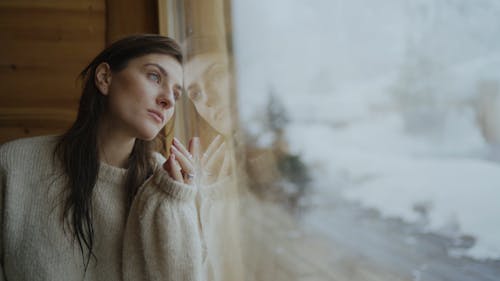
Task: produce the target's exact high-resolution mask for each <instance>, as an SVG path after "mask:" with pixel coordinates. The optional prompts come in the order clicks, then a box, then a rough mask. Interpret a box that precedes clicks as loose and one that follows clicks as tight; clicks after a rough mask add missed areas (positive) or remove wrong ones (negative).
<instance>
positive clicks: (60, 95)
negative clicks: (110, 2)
mask: <svg viewBox="0 0 500 281" xmlns="http://www.w3.org/2000/svg"><path fill="white" fill-rule="evenodd" d="M105 23H106V5H105V0H81V1H66V0H58V1H54V0H45V1H36V0H29V1H28V0H16V1H13V0H10V1H9V0H2V1H1V2H0V42H2V44H0V81H1V83H0V143H1V142H5V141H8V140H11V139H16V138H19V137H25V136H34V135H40V134H55V133H60V132H62V131H64V130H65V129H66V128H67V127H68V126H69V125H70V124H71V123H72V122H73V120H74V118H75V115H76V110H77V106H78V99H79V96H80V85H79V82H77V76H78V73H79V72H80V71H81V69H83V68H84V67H85V65H86V64H87V63H88V62H89V61H90V60H91V59H92V58H93V57H94V56H95V55H96V54H97V53H98V52H99V51H100V50H101V49H102V48H103V47H104V45H105V39H106V37H105V31H106V26H105Z"/></svg>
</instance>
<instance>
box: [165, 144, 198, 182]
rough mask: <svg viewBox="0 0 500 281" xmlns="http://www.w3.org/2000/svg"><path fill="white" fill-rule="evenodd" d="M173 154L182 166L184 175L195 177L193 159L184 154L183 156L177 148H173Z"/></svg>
mask: <svg viewBox="0 0 500 281" xmlns="http://www.w3.org/2000/svg"><path fill="white" fill-rule="evenodd" d="M170 149H171V152H172V154H173V155H174V156H175V159H177V162H178V164H179V165H180V168H181V170H182V171H183V172H184V174H189V175H191V176H192V175H194V167H193V161H192V159H188V158H186V156H185V155H184V154H182V153H181V152H180V151H179V150H178V149H177V148H176V147H175V146H171V148H170Z"/></svg>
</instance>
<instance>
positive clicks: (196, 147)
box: [189, 137, 200, 163]
mask: <svg viewBox="0 0 500 281" xmlns="http://www.w3.org/2000/svg"><path fill="white" fill-rule="evenodd" d="M189 153H191V155H192V156H193V158H194V162H195V163H196V162H197V161H198V160H199V159H200V138H198V137H193V138H191V140H189Z"/></svg>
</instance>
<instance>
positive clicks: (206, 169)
mask: <svg viewBox="0 0 500 281" xmlns="http://www.w3.org/2000/svg"><path fill="white" fill-rule="evenodd" d="M200 156H201V157H200ZM163 168H164V169H165V170H166V171H167V172H168V174H169V175H170V177H172V178H173V179H174V180H176V181H179V182H182V183H186V184H192V183H194V181H195V177H197V176H198V177H199V181H198V182H199V183H200V184H202V185H209V184H213V183H215V182H218V181H221V180H223V179H224V178H226V177H228V176H229V175H230V172H231V158H230V157H229V152H228V150H227V148H226V143H225V142H224V139H223V138H222V137H221V136H220V135H219V136H217V137H215V138H214V139H213V140H212V142H211V143H210V145H209V146H208V147H207V149H206V151H205V152H204V153H203V155H200V140H199V138H197V137H194V138H192V139H191V140H190V141H189V150H188V149H186V148H185V147H184V146H183V145H182V143H181V142H180V141H179V140H178V139H176V138H174V140H173V143H172V146H171V147H170V156H169V158H168V159H167V161H166V162H165V163H164V164H163Z"/></svg>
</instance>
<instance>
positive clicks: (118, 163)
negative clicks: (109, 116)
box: [97, 121, 135, 168]
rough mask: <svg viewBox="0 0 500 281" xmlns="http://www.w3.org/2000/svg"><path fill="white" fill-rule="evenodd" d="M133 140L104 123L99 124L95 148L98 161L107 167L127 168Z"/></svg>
mask: <svg viewBox="0 0 500 281" xmlns="http://www.w3.org/2000/svg"><path fill="white" fill-rule="evenodd" d="M134 143H135V138H133V137H130V136H129V135H127V134H124V133H123V132H121V131H120V130H117V129H116V127H115V128H113V126H112V125H111V124H110V123H109V122H106V121H103V122H100V125H99V130H98V135H97V146H98V149H99V160H100V161H101V162H104V163H106V164H108V165H111V166H115V167H120V168H127V167H128V159H129V156H130V153H132V149H133V148H134Z"/></svg>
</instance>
